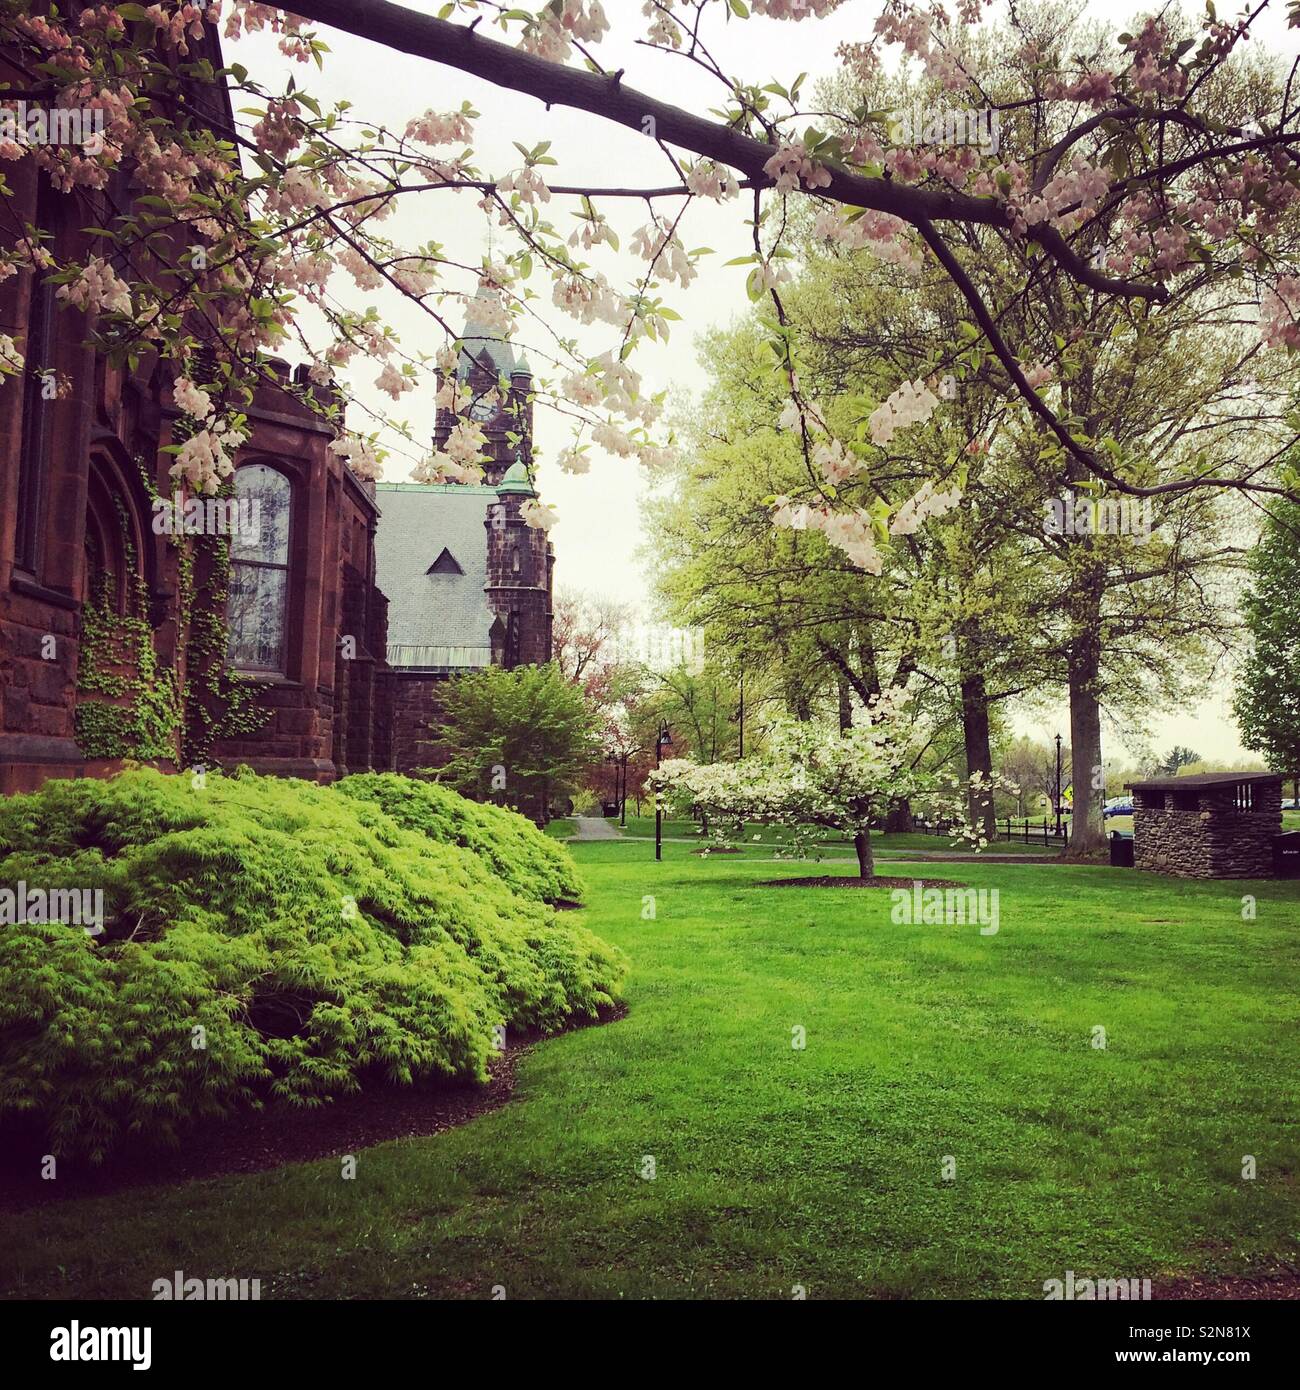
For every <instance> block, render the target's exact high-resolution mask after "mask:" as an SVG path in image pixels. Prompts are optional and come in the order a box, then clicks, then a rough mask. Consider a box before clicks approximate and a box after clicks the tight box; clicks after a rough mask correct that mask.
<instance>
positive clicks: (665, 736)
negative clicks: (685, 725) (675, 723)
mask: <svg viewBox="0 0 1300 1390" xmlns="http://www.w3.org/2000/svg"><path fill="white" fill-rule="evenodd" d="M672 746H673V739H672V735H671V734H670V733H669V732H668V724H667V722H666V721H664V722H661V723H660V725H659V732H658V734H656V735H655V771H656V772H657V771H658V770H659V756H660V754H661V753H662V752H663V750H664V749H665V748H671V747H672ZM663 857H664V813H663V805H662V803H661V802H660V800H659V788H658V787H657V786H656V787H655V858H656V859H662V858H663Z"/></svg>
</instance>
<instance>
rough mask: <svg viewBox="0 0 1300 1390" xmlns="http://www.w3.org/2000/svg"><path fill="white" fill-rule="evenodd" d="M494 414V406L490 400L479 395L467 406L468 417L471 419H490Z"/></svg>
mask: <svg viewBox="0 0 1300 1390" xmlns="http://www.w3.org/2000/svg"><path fill="white" fill-rule="evenodd" d="M495 414H496V406H495V405H494V404H493V402H492V401H489V400H486V399H484V398H483V397H482V396H480V397H479V398H478V399H477V400H476V401H473V402H472V403H471V405H470V408H469V418H470V419H471V420H490V419H491V418H492V417H493V415H495Z"/></svg>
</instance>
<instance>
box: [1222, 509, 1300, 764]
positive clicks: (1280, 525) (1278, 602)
mask: <svg viewBox="0 0 1300 1390" xmlns="http://www.w3.org/2000/svg"><path fill="white" fill-rule="evenodd" d="M1270 511H1271V512H1272V515H1270V517H1269V520H1268V521H1267V522H1266V523H1265V526H1264V533H1263V535H1262V536H1261V537H1260V541H1259V544H1258V545H1257V546H1256V547H1255V549H1254V550H1253V551H1252V552H1251V556H1250V574H1251V588H1250V593H1249V594H1248V595H1247V597H1246V601H1245V604H1244V605H1243V606H1244V609H1245V614H1246V626H1247V627H1248V628H1249V630H1250V635H1251V639H1252V640H1251V650H1250V655H1249V657H1248V658H1247V660H1246V664H1245V669H1244V671H1243V672H1242V678H1241V685H1240V687H1239V689H1238V691H1237V698H1236V702H1235V705H1234V712H1235V713H1236V716H1237V721H1238V723H1239V724H1240V725H1241V740H1242V742H1243V743H1244V744H1245V745H1246V747H1247V748H1253V749H1254V750H1255V751H1256V752H1257V753H1262V754H1263V755H1264V757H1265V758H1267V759H1268V762H1269V766H1270V767H1272V769H1273V770H1274V771H1275V772H1281V773H1284V774H1286V775H1288V776H1291V777H1297V776H1300V583H1297V576H1296V556H1297V553H1300V541H1297V539H1296V538H1297V535H1300V507H1297V506H1294V505H1292V504H1290V503H1281V504H1276V503H1275V504H1272V505H1271V507H1270Z"/></svg>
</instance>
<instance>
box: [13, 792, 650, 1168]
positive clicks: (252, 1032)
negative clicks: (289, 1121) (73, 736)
mask: <svg viewBox="0 0 1300 1390" xmlns="http://www.w3.org/2000/svg"><path fill="white" fill-rule="evenodd" d="M367 780H369V781H371V782H373V783H375V784H382V785H376V786H375V787H373V788H372V791H373V793H374V799H371V797H370V796H367V795H362V794H361V791H362V789H361V788H357V789H356V790H355V791H352V792H349V793H348V794H345V795H340V792H341V791H347V782H346V781H345V782H344V783H343V784H341V785H340V786H337V787H332V788H331V787H321V786H317V785H315V784H313V783H309V782H301V781H294V780H288V779H281V778H273V777H259V776H256V775H254V774H252V773H249V772H247V770H241V771H240V772H239V773H237V774H235V775H233V776H219V775H214V774H209V775H208V776H207V779H206V784H200V785H198V786H196V785H194V783H193V782H192V780H191V778H190V777H188V776H167V775H164V774H161V773H158V772H154V771H151V770H147V769H135V770H131V771H128V772H125V773H122V774H121V775H119V776H117V777H115V778H113V779H112V780H109V781H98V780H94V779H70V780H65V781H52V782H49V783H47V784H46V786H45V787H44V788H42V790H41V791H40V792H38V793H36V794H34V795H30V796H16V797H12V798H8V799H0V885H2V886H11V885H13V884H15V883H16V882H17V881H19V880H25V881H26V883H27V884H28V886H29V888H30V887H32V886H35V885H40V886H42V887H45V888H54V887H68V888H81V889H88V890H94V889H102V890H103V894H104V926H105V931H104V933H103V935H102V936H100V937H99V938H98V939H97V940H92V938H91V937H89V936H88V935H87V934H86V933H85V932H84V931H83V930H82V928H81V927H79V926H72V925H65V924H62V923H38V922H28V923H20V924H17V925H11V926H6V927H3V928H0V1126H3V1127H9V1126H10V1125H13V1124H16V1123H21V1124H23V1125H24V1126H26V1125H31V1124H37V1125H39V1126H40V1127H41V1130H42V1132H43V1134H44V1135H45V1136H46V1137H47V1138H48V1142H49V1144H50V1151H51V1152H54V1153H65V1152H84V1153H87V1154H89V1155H90V1156H91V1157H93V1158H95V1159H99V1158H101V1157H102V1156H103V1155H104V1154H106V1153H108V1152H109V1151H110V1150H111V1149H112V1148H113V1147H114V1146H115V1145H117V1144H119V1143H121V1142H122V1141H123V1139H124V1138H126V1137H129V1136H146V1137H147V1138H149V1139H150V1140H152V1139H162V1140H175V1139H176V1138H177V1137H178V1136H179V1135H180V1134H181V1133H182V1132H183V1130H184V1128H185V1127H186V1126H187V1125H188V1124H190V1123H192V1122H193V1121H195V1120H197V1119H200V1118H204V1117H212V1116H225V1115H230V1114H232V1113H234V1112H236V1111H238V1110H240V1109H241V1108H244V1107H247V1106H253V1105H258V1104H261V1103H262V1102H263V1101H264V1100H266V1099H268V1098H275V1099H281V1100H287V1101H290V1102H295V1103H300V1104H305V1105H313V1104H320V1103H322V1102H323V1101H325V1100H327V1099H329V1098H330V1097H333V1096H337V1095H340V1094H343V1093H345V1092H348V1091H351V1090H355V1089H356V1088H357V1087H358V1085H359V1084H360V1082H361V1081H362V1079H364V1078H365V1077H367V1076H379V1077H383V1078H385V1079H387V1080H389V1081H393V1082H398V1083H412V1082H415V1081H418V1080H421V1079H424V1078H428V1077H435V1076H461V1077H473V1078H477V1079H479V1080H482V1079H485V1078H486V1076H487V1071H488V1061H489V1058H490V1056H491V1054H492V1050H493V1047H494V1045H495V1041H496V1036H497V1035H496V1033H495V1031H494V1030H496V1029H497V1028H498V1026H499V1025H501V1024H504V1025H506V1026H507V1027H509V1028H512V1029H516V1028H525V1029H534V1028H535V1029H540V1030H543V1031H553V1030H555V1029H557V1028H559V1027H561V1026H562V1025H563V1024H564V1023H565V1022H566V1021H568V1020H570V1019H571V1018H573V1017H575V1016H586V1017H595V1016H596V1015H597V1013H598V1011H599V1010H600V1009H601V1008H602V1007H603V1006H607V1005H609V1004H611V1003H612V1002H613V1000H614V998H615V996H616V994H617V991H618V987H619V983H620V981H621V978H622V975H623V973H624V968H625V967H624V962H623V958H622V956H621V955H620V953H619V952H617V951H616V950H615V949H614V948H612V947H610V946H607V945H606V944H605V943H604V942H602V941H600V940H599V939H598V938H597V937H595V936H593V935H592V934H591V933H590V932H589V931H587V930H586V929H585V928H584V927H582V926H580V925H579V924H578V923H577V922H575V921H573V920H572V919H571V918H566V917H565V916H564V915H562V914H557V913H556V912H555V911H554V909H552V908H551V907H550V906H548V905H547V904H546V903H545V902H544V901H542V898H543V897H544V896H548V895H551V894H552V893H555V894H557V895H559V894H563V895H565V896H568V895H569V894H570V892H571V891H572V890H573V889H574V888H575V886H576V879H575V876H574V871H573V869H572V866H571V865H570V864H566V863H565V860H567V855H566V853H565V851H564V850H563V848H562V847H560V846H557V845H555V844H553V843H551V842H550V841H547V840H546V839H545V838H544V837H543V836H542V835H541V834H540V833H539V832H538V831H536V830H535V829H533V828H532V827H531V826H529V827H528V835H527V836H522V834H521V832H520V831H519V828H518V826H516V825H515V824H514V823H515V822H517V821H518V822H521V823H523V824H525V825H526V822H522V818H520V817H515V816H510V817H509V824H504V822H503V827H504V828H503V829H502V834H503V836H505V837H507V838H506V839H505V843H506V844H507V846H510V847H513V845H514V840H513V839H509V838H508V837H509V836H512V835H513V836H515V837H519V838H521V839H522V840H525V841H527V846H526V848H528V850H529V853H528V855H527V856H525V862H524V863H523V864H521V863H519V862H514V863H511V862H510V860H509V855H510V848H506V849H504V850H500V851H498V850H494V849H493V847H492V846H491V843H490V841H489V840H488V839H487V836H488V835H489V833H490V828H491V827H492V825H493V824H494V822H492V821H489V820H487V819H486V818H485V819H483V820H480V819H479V817H478V813H479V812H481V811H485V810H488V809H489V808H484V807H469V809H468V810H466V811H464V812H463V814H462V815H461V817H460V819H459V820H458V813H457V808H456V807H455V806H454V805H453V804H451V803H444V801H443V798H447V797H452V798H454V793H447V792H445V791H443V790H442V789H436V788H435V789H430V788H428V787H427V786H425V785H423V784H409V786H411V787H412V788H418V792H417V791H415V790H412V791H411V792H410V793H409V794H403V784H404V783H405V782H406V779H403V778H389V777H384V778H375V779H367ZM431 791H433V792H436V793H438V795H437V796H432V797H431V796H430V795H429V793H430V792H431ZM385 799H386V800H388V801H391V802H392V804H393V805H394V807H396V808H397V810H398V812H399V817H397V818H395V817H394V816H391V815H389V814H387V813H386V811H385V810H384V809H383V808H382V807H381V805H379V804H377V802H378V801H380V800H385ZM455 800H459V798H455ZM466 805H467V806H469V804H468V803H466ZM413 806H414V807H421V806H427V807H429V808H431V809H429V810H428V811H418V810H411V809H410V808H411V807H413ZM435 807H437V808H441V814H434V810H433V809H432V808H435ZM403 808H405V810H403ZM504 814H505V813H501V812H494V815H495V816H503V815H504ZM404 822H405V823H404ZM407 823H409V824H416V823H418V824H419V825H420V829H419V830H418V831H417V830H412V829H409V828H407ZM458 827H459V828H458ZM476 827H482V832H481V835H479V834H477V833H475V834H471V830H472V829H474V828H476ZM461 839H465V840H466V841H467V842H468V841H472V842H473V844H474V848H466V847H463V846H462V844H461V843H460V840H461ZM534 840H535V841H536V843H535V844H534V843H533V841H534ZM539 846H540V848H539ZM498 859H501V860H502V861H503V863H504V866H505V867H508V868H509V869H510V874H509V876H508V877H506V876H504V875H502V874H499V873H497V872H496V871H495V869H496V866H497V863H498ZM530 866H531V867H530ZM0 1142H2V1141H0Z"/></svg>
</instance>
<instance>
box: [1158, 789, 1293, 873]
mask: <svg viewBox="0 0 1300 1390" xmlns="http://www.w3.org/2000/svg"><path fill="white" fill-rule="evenodd" d="M1132 791H1133V866H1134V868H1137V869H1147V870H1149V871H1151V872H1153V873H1161V874H1174V875H1177V876H1178V877H1180V878H1271V877H1272V875H1273V842H1274V840H1275V838H1276V837H1277V835H1278V834H1279V833H1280V832H1281V829H1282V779H1281V777H1277V776H1274V775H1273V774H1272V773H1207V774H1204V775H1198V776H1189V777H1169V778H1161V779H1158V780H1155V781H1150V782H1135V783H1134V784H1133V786H1132Z"/></svg>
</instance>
